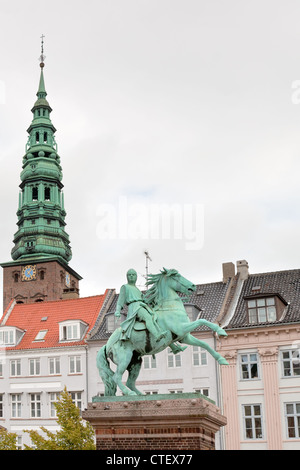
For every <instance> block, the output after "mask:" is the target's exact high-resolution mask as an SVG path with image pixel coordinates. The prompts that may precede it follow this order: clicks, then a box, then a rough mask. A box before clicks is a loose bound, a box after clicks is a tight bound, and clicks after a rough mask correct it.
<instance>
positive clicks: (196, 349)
mask: <svg viewBox="0 0 300 470" xmlns="http://www.w3.org/2000/svg"><path fill="white" fill-rule="evenodd" d="M206 365H207V353H206V351H205V349H203V348H200V346H193V366H206Z"/></svg>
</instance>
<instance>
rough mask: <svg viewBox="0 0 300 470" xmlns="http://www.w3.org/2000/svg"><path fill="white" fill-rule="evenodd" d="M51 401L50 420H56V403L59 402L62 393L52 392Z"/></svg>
mask: <svg viewBox="0 0 300 470" xmlns="http://www.w3.org/2000/svg"><path fill="white" fill-rule="evenodd" d="M49 395H50V397H49V398H50V399H49V403H50V418H56V417H57V415H56V407H55V403H57V402H58V400H59V398H60V393H59V392H51V393H50V394H49Z"/></svg>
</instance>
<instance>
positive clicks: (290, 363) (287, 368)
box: [281, 349, 300, 377]
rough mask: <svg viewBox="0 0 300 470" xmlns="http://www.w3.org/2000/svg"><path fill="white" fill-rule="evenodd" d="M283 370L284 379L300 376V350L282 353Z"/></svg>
mask: <svg viewBox="0 0 300 470" xmlns="http://www.w3.org/2000/svg"><path fill="white" fill-rule="evenodd" d="M281 354H282V368H283V376H284V377H297V376H299V375H300V349H293V350H289V351H282V353H281Z"/></svg>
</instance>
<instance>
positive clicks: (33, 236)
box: [11, 36, 72, 263]
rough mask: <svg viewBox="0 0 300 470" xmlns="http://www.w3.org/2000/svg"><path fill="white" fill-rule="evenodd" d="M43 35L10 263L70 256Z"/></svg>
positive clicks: (68, 259)
mask: <svg viewBox="0 0 300 470" xmlns="http://www.w3.org/2000/svg"><path fill="white" fill-rule="evenodd" d="M44 61H45V56H44V36H42V50H41V56H40V69H41V70H40V81H39V87H38V91H37V100H36V102H35V103H34V106H33V108H32V110H31V111H32V113H33V120H32V122H31V124H30V126H29V128H28V129H27V132H28V134H29V135H28V141H27V144H26V149H25V151H26V153H25V155H24V157H23V167H22V172H21V184H20V188H21V192H20V195H19V208H18V212H17V216H18V231H17V233H16V234H15V236H14V240H13V241H14V247H13V249H12V252H11V254H12V258H13V260H24V262H25V261H27V260H32V261H34V260H38V259H42V258H43V259H45V258H48V257H52V258H53V257H57V258H58V259H60V260H61V261H62V262H64V263H66V262H68V261H70V259H71V257H72V252H71V247H70V241H69V236H68V234H67V233H66V232H65V230H64V228H65V225H66V224H65V216H66V212H65V210H64V202H63V193H62V189H63V184H62V182H61V181H62V168H61V166H60V157H59V155H58V153H57V144H56V141H55V132H56V129H55V127H54V126H53V124H52V122H51V119H50V114H51V111H52V109H51V107H50V105H49V103H48V101H47V99H46V97H47V92H46V88H45V80H44V66H45V62H44Z"/></svg>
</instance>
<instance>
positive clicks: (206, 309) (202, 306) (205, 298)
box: [90, 280, 230, 340]
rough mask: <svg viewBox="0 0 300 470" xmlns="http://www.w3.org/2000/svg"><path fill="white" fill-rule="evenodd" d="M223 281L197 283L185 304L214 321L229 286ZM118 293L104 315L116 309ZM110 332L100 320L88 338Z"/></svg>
mask: <svg viewBox="0 0 300 470" xmlns="http://www.w3.org/2000/svg"><path fill="white" fill-rule="evenodd" d="M229 281H230V280H228V282H227V283H223V282H212V283H209V284H198V285H197V286H196V287H197V289H196V291H195V292H193V294H192V295H191V296H189V298H188V300H186V301H185V300H184V302H185V304H192V305H195V306H196V307H198V309H199V318H204V319H205V320H208V321H211V322H214V321H215V320H216V318H217V317H218V315H219V314H220V309H221V307H222V304H223V302H224V299H225V295H226V292H227V289H228V286H229ZM118 298H119V294H115V296H114V299H113V300H112V303H111V305H110V307H109V309H108V312H107V313H106V315H111V314H113V313H114V312H115V310H116V305H117V302H118ZM123 314H124V315H126V314H127V307H125V308H124V309H123V310H122V315H123ZM207 329H208V328H206V327H203V326H202V327H200V328H198V330H207ZM110 335H111V333H108V332H107V328H106V321H105V319H104V321H102V323H101V325H100V328H99V329H98V331H97V332H95V334H94V335H93V336H92V337H91V338H90V340H103V339H108V338H109V337H110Z"/></svg>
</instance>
